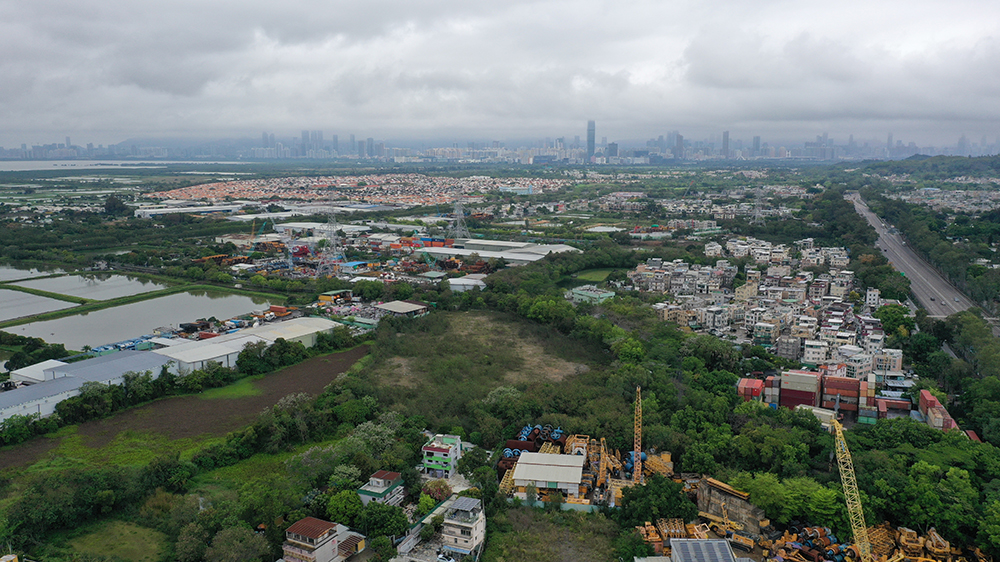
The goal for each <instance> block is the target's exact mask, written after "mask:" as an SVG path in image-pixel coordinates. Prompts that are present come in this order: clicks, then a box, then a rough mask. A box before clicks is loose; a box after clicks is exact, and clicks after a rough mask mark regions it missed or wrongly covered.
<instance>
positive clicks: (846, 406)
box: [840, 402, 858, 412]
mask: <svg viewBox="0 0 1000 562" xmlns="http://www.w3.org/2000/svg"><path fill="white" fill-rule="evenodd" d="M840 409H841V410H844V411H845V412H857V411H858V405H857V404H850V403H845V402H841V403H840Z"/></svg>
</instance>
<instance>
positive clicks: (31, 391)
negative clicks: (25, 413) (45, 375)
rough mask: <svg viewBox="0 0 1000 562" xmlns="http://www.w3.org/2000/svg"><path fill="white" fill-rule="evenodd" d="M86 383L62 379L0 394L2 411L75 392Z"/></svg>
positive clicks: (0, 408)
mask: <svg viewBox="0 0 1000 562" xmlns="http://www.w3.org/2000/svg"><path fill="white" fill-rule="evenodd" d="M85 382H87V381H85V380H83V379H78V378H76V377H60V378H58V379H54V380H50V381H45V382H40V383H38V384H33V385H31V386H22V387H21V388H17V389H14V390H8V391H7V392H0V410H6V409H7V408H11V407H13V406H20V405H21V404H26V403H28V402H34V401H36V400H44V399H45V398H48V397H50V396H56V395H57V394H62V393H63V392H66V391H68V390H75V389H77V388H80V385H82V384H83V383H85ZM15 413H17V412H15ZM29 413H30V412H29Z"/></svg>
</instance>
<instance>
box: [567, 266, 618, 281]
mask: <svg viewBox="0 0 1000 562" xmlns="http://www.w3.org/2000/svg"><path fill="white" fill-rule="evenodd" d="M613 271H614V269H611V268H602V269H585V270H583V271H581V272H580V273H577V274H576V278H577V279H579V280H581V281H590V282H592V283H600V282H601V281H604V280H605V279H607V278H608V275H611V272H613Z"/></svg>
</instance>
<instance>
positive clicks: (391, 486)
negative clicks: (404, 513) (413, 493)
mask: <svg viewBox="0 0 1000 562" xmlns="http://www.w3.org/2000/svg"><path fill="white" fill-rule="evenodd" d="M358 495H359V496H361V503H362V504H363V505H368V503H369V502H375V503H384V504H386V505H397V506H398V505H400V504H402V503H403V498H404V497H405V496H406V487H404V486H403V477H402V476H401V475H400V474H399V473H398V472H389V471H388V470H380V471H378V472H376V473H375V474H372V475H371V476H370V477H369V478H368V483H367V484H365V485H364V486H362V487H361V488H360V489H358Z"/></svg>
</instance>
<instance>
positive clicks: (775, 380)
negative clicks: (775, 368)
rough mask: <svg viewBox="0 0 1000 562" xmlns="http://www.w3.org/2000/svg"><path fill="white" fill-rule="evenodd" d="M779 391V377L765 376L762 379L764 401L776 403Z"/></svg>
mask: <svg viewBox="0 0 1000 562" xmlns="http://www.w3.org/2000/svg"><path fill="white" fill-rule="evenodd" d="M780 391H781V377H767V378H766V379H764V402H767V403H768V404H777V403H778V395H779V392H780Z"/></svg>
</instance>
